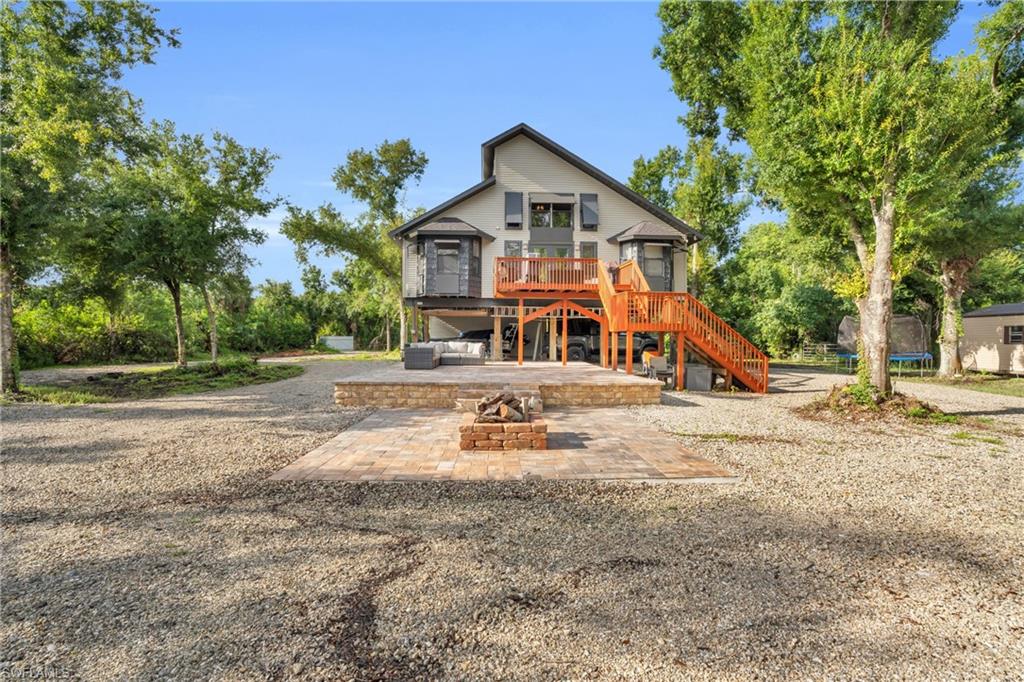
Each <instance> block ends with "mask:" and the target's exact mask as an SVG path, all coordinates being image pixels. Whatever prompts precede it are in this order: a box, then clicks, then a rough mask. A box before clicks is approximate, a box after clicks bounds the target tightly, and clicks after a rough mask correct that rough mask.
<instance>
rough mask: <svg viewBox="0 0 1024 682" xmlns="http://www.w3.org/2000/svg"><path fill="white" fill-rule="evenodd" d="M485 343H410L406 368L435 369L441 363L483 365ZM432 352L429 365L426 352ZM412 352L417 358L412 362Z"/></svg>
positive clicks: (406, 348)
mask: <svg viewBox="0 0 1024 682" xmlns="http://www.w3.org/2000/svg"><path fill="white" fill-rule="evenodd" d="M484 346H485V344H483V343H478V342H473V341H423V342H419V343H410V344H409V345H408V346H406V347H405V368H406V369H433V368H434V367H437V365H438V364H441V365H482V364H484V358H485V353H484ZM428 350H429V353H430V354H431V355H430V357H431V360H430V366H427V361H426V360H425V358H426V357H427V355H426V353H427V352H428ZM410 353H412V355H413V356H414V357H415V358H416V359H415V360H413V361H412V362H411V363H410V360H409V356H410Z"/></svg>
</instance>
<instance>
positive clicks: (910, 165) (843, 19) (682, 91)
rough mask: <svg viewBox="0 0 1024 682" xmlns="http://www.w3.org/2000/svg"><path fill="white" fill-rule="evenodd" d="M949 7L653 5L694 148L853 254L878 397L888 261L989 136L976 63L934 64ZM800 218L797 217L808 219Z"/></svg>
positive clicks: (885, 347) (883, 370)
mask: <svg viewBox="0 0 1024 682" xmlns="http://www.w3.org/2000/svg"><path fill="white" fill-rule="evenodd" d="M956 10H957V6H956V4H955V3H938V2H936V3H890V2H878V3H873V2H860V3H848V4H841V3H813V4H812V3H806V4H805V3H798V2H781V3H771V4H768V3H765V4H761V3H750V4H747V5H742V6H741V5H733V4H730V5H724V6H719V5H717V4H715V5H711V4H710V3H709V4H707V5H706V4H704V3H700V2H682V3H676V2H666V3H664V4H663V5H662V6H661V8H660V10H659V16H660V17H661V20H662V25H663V34H662V37H661V45H660V47H659V48H658V50H657V51H656V55H657V56H658V57H659V58H660V59H661V63H662V66H663V67H664V68H666V69H668V70H669V71H670V73H671V75H672V78H673V83H674V88H675V91H676V93H677V94H678V95H679V96H680V97H681V98H682V99H683V100H684V101H685V102H687V104H689V105H690V108H691V110H694V111H695V112H696V113H694V114H693V116H692V117H691V118H693V119H694V120H695V122H694V125H698V124H699V125H700V127H701V129H702V133H703V134H704V135H706V136H711V135H717V133H718V131H719V128H718V126H719V119H718V112H719V111H724V118H723V119H722V121H723V122H724V124H725V125H726V126H727V127H728V129H729V134H730V136H732V137H734V138H737V139H740V138H742V139H744V140H745V141H746V142H747V143H748V145H749V146H750V148H751V151H752V154H753V161H754V164H755V170H756V174H757V184H756V188H757V190H758V192H759V193H761V194H762V195H763V196H765V197H768V198H770V199H773V200H776V201H778V202H779V203H780V204H781V205H782V206H783V207H784V208H785V209H786V210H787V211H789V213H790V215H793V216H796V217H797V218H799V219H800V222H801V224H804V225H807V226H808V227H809V228H810V229H811V230H812V231H813V232H814V233H816V234H823V235H827V236H830V237H832V238H838V239H842V240H843V241H844V242H845V243H847V244H848V245H849V247H850V249H851V251H852V252H853V253H855V254H856V256H857V262H858V264H859V271H858V272H857V275H858V279H859V291H858V292H857V303H858V309H859V312H860V316H861V350H862V353H861V367H862V370H863V373H862V380H863V381H864V383H865V384H868V385H870V386H872V387H873V388H874V390H875V391H876V392H877V393H878V394H879V395H881V396H883V397H884V396H887V395H889V394H890V393H891V391H892V384H891V380H890V377H889V362H888V356H889V327H890V325H891V320H892V292H893V280H894V276H896V275H897V273H898V270H899V269H898V268H895V267H894V262H895V261H898V260H899V258H900V257H901V255H902V254H901V250H903V249H905V248H907V247H908V245H909V242H910V240H909V238H910V237H911V236H912V235H913V234H914V233H915V231H917V230H919V229H920V228H922V227H923V226H926V225H931V224H935V223H936V222H938V221H940V220H942V219H943V218H944V216H946V215H948V213H949V212H950V211H951V210H953V207H954V206H955V205H956V203H957V201H958V197H959V196H960V195H961V194H962V193H963V192H964V191H966V188H967V187H968V186H969V185H970V184H971V182H973V181H975V180H976V179H977V178H978V177H979V175H980V174H981V173H982V172H984V170H985V166H984V164H982V165H979V164H978V163H977V159H978V157H979V153H978V151H979V150H985V149H991V148H992V147H993V146H994V145H997V144H998V140H999V138H1000V136H1001V134H1002V132H1003V131H1004V130H1005V128H1006V125H1007V121H1006V117H1005V113H1004V112H1002V111H1000V108H999V107H998V106H997V103H996V99H997V98H996V96H995V95H993V91H992V88H991V87H990V85H989V79H988V78H987V77H983V75H986V76H987V71H989V70H990V67H989V65H987V64H986V63H985V60H982V59H978V58H950V59H945V60H941V61H940V60H938V59H936V58H935V57H934V55H933V49H934V46H935V44H936V43H937V42H938V40H940V39H941V38H942V37H943V36H944V35H945V33H946V31H947V30H948V27H949V24H950V23H951V21H952V20H953V18H954V16H955V14H956ZM810 218H813V220H811V219H810Z"/></svg>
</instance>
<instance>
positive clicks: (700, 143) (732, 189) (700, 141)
mask: <svg viewBox="0 0 1024 682" xmlns="http://www.w3.org/2000/svg"><path fill="white" fill-rule="evenodd" d="M743 182H744V170H743V156H742V155H741V154H737V153H733V152H730V151H729V150H728V149H726V148H725V147H724V146H722V145H720V144H716V143H715V141H714V140H711V139H708V138H695V137H691V138H690V143H689V145H688V147H687V149H686V153H685V154H681V153H680V152H679V150H678V149H677V148H676V147H673V146H671V145H670V146H668V147H665V148H664V149H661V150H660V151H659V152H658V153H657V155H655V156H654V157H653V158H652V159H650V160H649V161H648V160H646V159H644V157H642V156H641V157H640V158H638V159H637V160H636V161H634V162H633V175H632V176H631V177H630V179H629V187H630V188H631V189H633V190H634V191H636V192H639V193H640V194H642V195H644V196H645V197H647V198H648V199H650V200H651V201H652V202H654V203H655V204H657V205H659V206H661V207H662V208H665V209H667V210H669V211H671V212H672V213H674V214H675V215H678V216H679V217H681V218H683V219H684V220H686V221H687V222H688V223H689V224H690V225H692V226H693V227H694V228H696V229H697V230H698V231H699V232H701V234H703V235H704V239H702V240H701V241H700V242H698V243H696V244H694V246H693V249H692V251H691V253H690V279H689V288H690V290H691V291H692V292H693V293H694V294H695V295H700V293H701V292H702V291H703V290H704V288H705V287H706V286H707V285H708V284H710V283H711V282H712V281H714V279H715V272H714V271H715V269H716V268H717V266H718V264H719V263H721V262H722V261H723V260H724V259H725V258H726V257H727V256H728V255H729V253H731V252H732V250H733V249H734V248H735V247H736V239H737V235H738V233H739V225H740V222H741V221H742V220H743V216H745V215H746V213H747V210H748V209H749V207H750V199H749V198H748V197H745V196H741V193H742V189H743Z"/></svg>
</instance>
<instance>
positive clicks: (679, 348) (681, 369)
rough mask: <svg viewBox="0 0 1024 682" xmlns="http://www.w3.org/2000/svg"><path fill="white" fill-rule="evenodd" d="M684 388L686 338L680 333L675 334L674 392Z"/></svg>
mask: <svg viewBox="0 0 1024 682" xmlns="http://www.w3.org/2000/svg"><path fill="white" fill-rule="evenodd" d="M685 388H686V337H685V336H684V335H683V333H682V332H679V333H678V334H676V390H677V391H682V390H683V389H685Z"/></svg>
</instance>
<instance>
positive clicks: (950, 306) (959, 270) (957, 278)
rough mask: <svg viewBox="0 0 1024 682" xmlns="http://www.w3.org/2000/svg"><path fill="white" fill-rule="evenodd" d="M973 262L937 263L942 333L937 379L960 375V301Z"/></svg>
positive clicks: (961, 367) (949, 261)
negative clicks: (940, 296)
mask: <svg viewBox="0 0 1024 682" xmlns="http://www.w3.org/2000/svg"><path fill="white" fill-rule="evenodd" d="M973 265H974V264H973V263H971V262H970V261H969V260H944V261H942V262H941V263H939V268H940V270H941V272H940V274H939V282H940V283H941V284H942V330H941V332H940V334H939V372H938V375H939V376H940V377H952V376H955V375H957V374H961V373H962V372H963V366H962V365H961V363H960V299H962V298H963V295H964V290H965V289H966V288H967V275H968V273H970V271H971V268H972V267H973Z"/></svg>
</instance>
